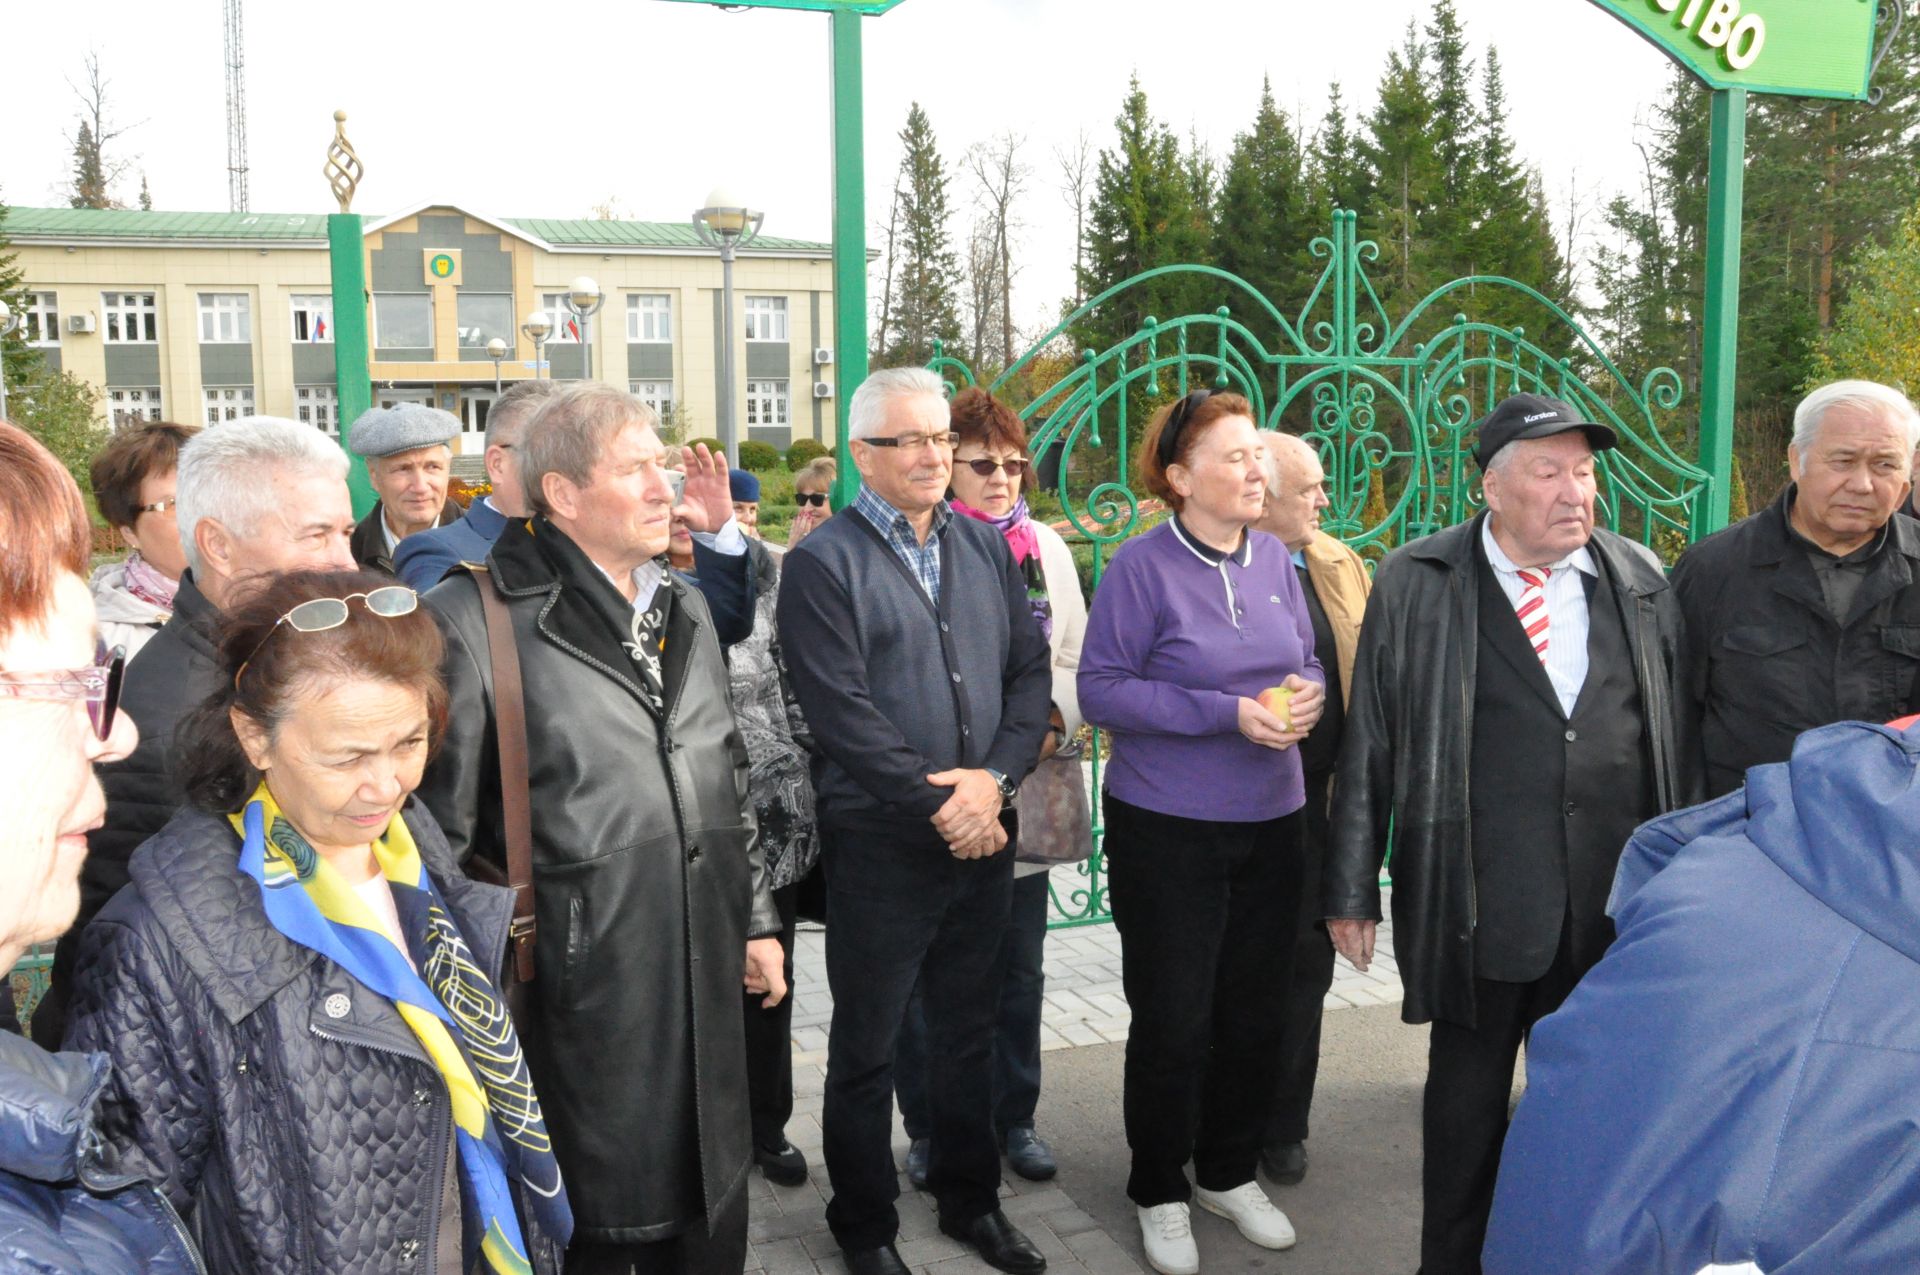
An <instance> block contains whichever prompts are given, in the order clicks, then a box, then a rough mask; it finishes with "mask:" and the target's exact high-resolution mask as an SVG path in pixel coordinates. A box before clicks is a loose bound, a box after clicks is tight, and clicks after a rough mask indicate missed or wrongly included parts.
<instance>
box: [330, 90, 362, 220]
mask: <svg viewBox="0 0 1920 1275" xmlns="http://www.w3.org/2000/svg"><path fill="white" fill-rule="evenodd" d="M320 171H321V173H322V174H323V175H324V176H325V177H326V179H327V184H328V185H329V186H331V187H333V197H334V198H335V199H337V200H339V201H340V211H341V212H343V213H344V212H352V211H353V192H354V191H355V190H357V189H359V186H360V179H361V178H362V177H365V176H366V175H367V170H366V166H365V165H363V164H362V163H361V162H360V157H359V156H358V155H356V154H354V153H353V143H352V142H350V141H348V140H347V113H346V112H345V111H335V112H334V113H333V145H331V146H329V147H327V162H326V165H325V166H324V167H323V168H321V170H320Z"/></svg>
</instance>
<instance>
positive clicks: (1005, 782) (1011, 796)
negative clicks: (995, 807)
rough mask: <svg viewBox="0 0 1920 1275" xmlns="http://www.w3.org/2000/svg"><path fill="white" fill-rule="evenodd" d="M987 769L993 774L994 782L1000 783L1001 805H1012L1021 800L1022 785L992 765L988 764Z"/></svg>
mask: <svg viewBox="0 0 1920 1275" xmlns="http://www.w3.org/2000/svg"><path fill="white" fill-rule="evenodd" d="M986 769H987V773H988V774H989V775H992V776H993V782H994V783H996V784H998V785H1000V804H1001V805H1003V806H1011V805H1013V804H1014V803H1015V802H1017V801H1019V800H1020V785H1018V784H1016V783H1014V782H1013V780H1011V779H1008V778H1007V777H1006V776H1005V775H1003V774H1001V773H1000V772H999V771H997V770H995V769H994V768H993V767H991V766H988V767H987V768H986Z"/></svg>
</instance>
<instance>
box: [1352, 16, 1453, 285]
mask: <svg viewBox="0 0 1920 1275" xmlns="http://www.w3.org/2000/svg"><path fill="white" fill-rule="evenodd" d="M1426 61H1427V49H1426V46H1425V45H1424V44H1422V43H1421V41H1420V34H1419V31H1418V30H1417V29H1416V28H1415V27H1414V25H1413V23H1411V22H1409V23H1408V24H1407V34H1406V39H1405V41H1404V42H1403V43H1402V44H1401V45H1400V47H1398V48H1396V49H1393V50H1392V51H1390V52H1389V53H1388V55H1387V69H1386V73H1385V74H1384V75H1383V76H1381V79H1380V93H1379V101H1378V103H1377V104H1376V105H1375V106H1374V109H1373V113H1372V114H1370V115H1369V116H1368V117H1367V132H1366V135H1365V137H1364V138H1362V140H1361V142H1360V149H1361V153H1362V154H1363V155H1364V156H1365V157H1366V161H1367V166H1368V167H1369V168H1370V169H1371V170H1372V172H1373V175H1374V181H1375V190H1374V193H1375V200H1374V205H1373V213H1374V216H1373V217H1372V218H1371V219H1370V220H1371V222H1372V224H1371V225H1368V224H1367V223H1366V222H1364V221H1363V223H1362V225H1361V234H1362V236H1363V237H1366V238H1370V239H1375V240H1376V241H1378V243H1379V245H1380V264H1379V267H1378V269H1377V270H1376V272H1375V273H1374V282H1375V286H1376V287H1379V288H1380V289H1381V292H1382V295H1383V299H1386V298H1388V297H1392V298H1395V299H1399V300H1403V301H1409V302H1410V301H1412V300H1414V299H1416V298H1418V297H1421V296H1424V295H1425V294H1426V293H1427V291H1428V290H1429V288H1430V287H1431V285H1432V284H1433V283H1435V282H1437V281H1438V280H1436V279H1435V278H1434V274H1433V271H1432V269H1431V267H1430V261H1429V259H1430V257H1431V255H1432V253H1431V245H1430V244H1428V243H1427V242H1425V240H1424V239H1423V238H1422V235H1421V229H1422V222H1423V221H1424V219H1425V216H1426V213H1427V209H1428V205H1429V204H1430V203H1431V201H1432V200H1433V199H1434V198H1436V197H1445V195H1446V191H1445V180H1446V174H1445V172H1444V170H1443V169H1442V168H1441V164H1440V157H1439V154H1438V152H1437V151H1436V150H1435V147H1434V138H1433V117H1434V103H1433V94H1432V92H1431V89H1430V86H1429V85H1428V83H1427V79H1426V75H1425V67H1426ZM1389 308H1390V309H1391V302H1389Z"/></svg>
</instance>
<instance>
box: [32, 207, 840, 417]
mask: <svg viewBox="0 0 1920 1275" xmlns="http://www.w3.org/2000/svg"><path fill="white" fill-rule="evenodd" d="M5 230H6V234H7V237H8V239H9V240H10V241H11V243H12V245H13V248H14V251H15V252H16V253H17V255H18V257H19V263H20V266H21V268H22V269H23V270H24V272H25V277H26V292H27V294H28V296H27V303H28V304H27V307H26V314H25V319H26V325H27V330H26V336H27V338H28V340H29V341H30V342H31V343H32V344H34V345H35V346H36V347H38V348H39V350H40V352H41V354H42V355H43V357H45V358H46V359H47V361H48V362H50V363H51V364H53V365H54V366H57V367H59V368H62V369H64V370H66V371H68V372H71V373H73V374H75V375H76V376H79V377H80V378H82V379H83V380H85V381H87V382H88V383H89V384H91V385H92V386H94V387H95V388H96V389H97V390H98V391H99V392H100V398H101V408H102V415H103V418H105V419H108V420H124V419H129V418H144V419H152V420H176V421H182V422H197V423H202V424H205V423H209V422H212V421H217V420H227V419H234V418H236V417H239V416H245V415H255V414H259V415H271V416H286V417H292V418H294V419H298V420H302V421H306V422H308V423H311V424H313V425H314V426H315V427H316V428H319V429H322V430H325V431H327V432H328V433H333V434H337V433H338V430H339V420H338V406H337V397H336V394H335V391H334V377H335V365H334V357H333V356H334V346H333V301H332V296H331V291H330V289H331V284H330V277H329V263H328V254H327V240H326V218H325V217H324V216H320V215H314V214H297V215H274V214H266V213H173V212H145V211H136V210H119V209H116V210H95V209H72V208H47V209H38V208H12V209H9V210H8V214H7V220H6V226H5ZM364 246H365V252H366V263H365V264H366V277H367V290H368V293H369V317H368V321H369V329H370V331H369V339H370V343H371V347H372V357H371V360H370V364H369V369H368V370H369V372H370V374H371V376H372V379H373V395H374V401H375V402H376V403H393V402H399V401H413V402H422V403H431V404H433V405H434V406H436V407H440V408H443V409H445V410H447V411H449V412H452V413H454V414H455V415H456V416H458V417H460V419H461V421H462V423H463V425H464V427H465V430H464V432H463V434H462V435H461V438H460V440H459V442H458V443H457V444H456V450H457V451H458V452H460V453H464V454H477V453H478V452H479V451H480V450H481V441H480V440H481V437H482V435H483V433H484V430H485V427H486V413H487V411H488V409H489V407H490V405H491V404H492V402H493V399H494V397H495V384H496V375H497V377H498V382H499V383H500V384H501V385H502V386H504V385H505V384H507V383H510V382H513V381H518V380H524V379H528V378H531V377H535V376H551V377H555V378H559V379H563V380H564V379H578V378H580V377H581V376H582V375H584V374H587V373H588V372H589V371H590V374H591V375H592V376H593V377H594V379H596V380H601V381H606V382H608V383H611V384H615V385H621V386H625V387H627V388H629V389H630V390H632V391H633V392H634V393H635V394H638V395H639V396H640V397H642V398H644V399H646V400H647V401H648V402H650V403H652V404H654V406H655V407H657V408H659V409H660V410H661V411H662V412H663V413H664V414H665V415H667V417H668V418H669V420H670V421H671V422H672V423H673V424H674V426H675V427H676V428H677V429H679V430H680V431H681V434H682V436H683V437H707V436H714V435H717V434H718V433H719V432H720V430H719V411H720V403H721V397H722V386H721V368H722V366H723V360H722V345H721V343H722V341H724V340H727V339H731V340H732V341H733V342H734V347H733V348H734V368H735V375H734V385H733V402H734V405H735V407H734V411H735V417H734V419H735V422H736V428H737V431H738V436H739V437H740V438H741V439H754V440H758V441H763V442H767V443H771V444H773V445H775V446H777V447H781V448H784V447H786V446H787V445H788V444H789V443H791V442H792V441H794V440H796V439H800V438H814V439H818V440H820V441H821V442H823V443H825V444H827V445H828V446H831V445H832V443H833V438H834V429H835V419H836V417H835V406H836V395H837V394H838V388H837V384H836V379H835V375H834V351H833V350H832V348H831V347H832V345H833V340H832V332H833V294H832V284H833V261H832V251H831V248H830V246H829V245H827V244H821V243H808V242H803V241H798V240H785V239H775V238H768V237H765V236H762V237H761V238H759V239H758V240H756V241H755V242H754V243H753V244H752V245H750V246H749V247H746V248H743V249H741V250H739V252H738V253H737V255H736V259H735V262H734V270H733V283H734V313H733V324H732V330H731V332H730V333H729V332H728V331H727V328H726V324H725V321H724V317H723V313H722V310H723V307H722V303H721V266H720V260H719V256H718V254H717V253H716V252H714V251H713V250H712V249H709V248H707V247H705V246H704V245H702V244H701V243H700V242H699V240H698V238H697V236H696V235H695V233H694V231H693V228H692V226H691V225H677V224H673V223H659V222H635V221H589V220H564V219H559V220H556V219H546V218H515V219H499V218H494V217H490V216H486V215H483V214H480V213H476V212H474V211H472V210H468V209H461V208H455V207H451V206H448V205H438V204H435V205H427V206H424V207H420V208H415V209H411V210H408V211H406V212H403V213H399V214H396V215H393V216H389V217H384V218H379V219H373V220H369V221H368V223H367V226H366V233H365V239H364ZM581 275H586V276H588V277H590V278H592V279H593V280H594V281H595V282H596V283H597V284H598V286H599V289H600V293H601V296H602V297H603V301H602V304H601V307H600V310H599V312H598V313H597V314H596V315H594V316H593V317H592V318H591V319H589V320H588V321H587V322H586V323H585V325H584V332H583V331H582V325H581V324H580V323H579V322H578V321H577V320H576V319H575V317H574V316H573V314H572V313H571V312H570V311H569V310H568V309H567V307H566V305H565V302H564V298H565V295H566V293H567V292H568V291H569V289H570V287H571V284H572V281H573V280H574V279H576V278H578V277H579V276H581ZM534 311H543V312H545V313H546V314H547V315H548V317H549V321H550V322H551V324H552V328H553V331H552V334H551V335H550V336H549V337H548V339H547V340H546V342H545V343H544V345H543V346H539V347H536V345H535V343H534V341H533V340H532V339H530V338H529V337H528V336H527V335H526V333H525V332H524V331H523V330H522V323H523V321H524V320H525V319H526V318H527V316H528V315H529V314H530V313H532V312H534ZM496 337H497V338H499V339H501V340H503V341H505V342H506V344H507V353H506V355H505V357H504V358H503V359H501V360H500V362H499V365H498V368H497V371H496V365H495V362H494V360H493V359H492V358H491V357H490V356H489V354H488V343H489V341H490V340H492V339H493V338H496ZM583 338H584V339H583ZM589 359H590V362H591V366H590V369H589V368H588V367H587V366H586V365H587V363H588V360H589ZM543 363H544V364H545V366H542V364H543Z"/></svg>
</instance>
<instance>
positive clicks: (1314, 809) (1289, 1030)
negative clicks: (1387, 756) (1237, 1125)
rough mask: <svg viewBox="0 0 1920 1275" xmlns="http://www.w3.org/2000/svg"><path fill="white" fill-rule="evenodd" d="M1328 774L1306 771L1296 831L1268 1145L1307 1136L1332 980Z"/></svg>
mask: <svg viewBox="0 0 1920 1275" xmlns="http://www.w3.org/2000/svg"><path fill="white" fill-rule="evenodd" d="M1332 786H1333V776H1332V775H1331V774H1323V775H1308V776H1307V804H1306V807H1305V808H1304V809H1303V810H1302V811H1301V814H1302V815H1303V816H1304V817H1305V824H1304V825H1303V829H1302V833H1301V837H1300V865H1301V870H1300V928H1299V929H1298V930H1297V931H1296V932H1295V937H1294V946H1293V985H1292V988H1291V990H1290V991H1288V993H1287V1010H1286V1014H1285V1030H1284V1031H1283V1032H1282V1033H1281V1043H1280V1080H1279V1083H1278V1084H1277V1085H1276V1086H1275V1087H1274V1093H1273V1110H1272V1112H1271V1113H1270V1114H1269V1115H1268V1116H1267V1137H1266V1143H1267V1145H1268V1146H1270V1147H1274V1146H1281V1145H1283V1144H1285V1143H1289V1142H1305V1141H1306V1140H1307V1115H1308V1113H1309V1112H1310V1111H1311V1110H1312V1108H1313V1084H1314V1081H1315V1080H1316V1079H1317V1078H1318V1077H1319V1074H1320V1019H1321V1015H1322V1014H1324V1013H1325V1011H1326V1001H1327V989H1328V988H1330V987H1332V986H1333V940H1332V939H1331V938H1329V937H1328V936H1327V927H1326V924H1325V923H1324V921H1323V920H1322V919H1321V917H1320V915H1319V913H1320V869H1321V866H1322V865H1323V864H1324V863H1325V862H1326V858H1327V835H1328V824H1329V822H1330V820H1329V818H1328V808H1327V798H1328V796H1329V789H1330V788H1331V787H1332Z"/></svg>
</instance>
